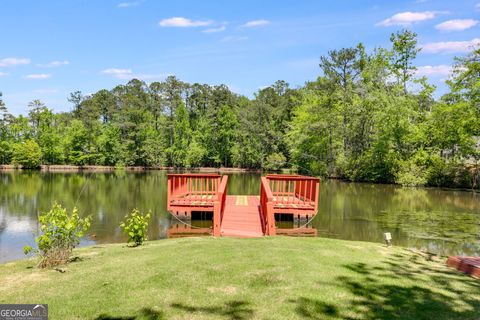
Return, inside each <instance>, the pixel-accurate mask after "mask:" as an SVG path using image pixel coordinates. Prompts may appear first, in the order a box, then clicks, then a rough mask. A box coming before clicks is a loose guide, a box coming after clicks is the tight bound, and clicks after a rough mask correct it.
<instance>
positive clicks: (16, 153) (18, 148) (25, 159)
mask: <svg viewBox="0 0 480 320" xmlns="http://www.w3.org/2000/svg"><path fill="white" fill-rule="evenodd" d="M41 159H42V150H41V149H40V146H39V145H38V143H36V142H35V141H34V140H32V139H29V140H26V141H24V142H19V143H16V144H15V145H14V147H13V156H12V161H13V163H14V164H16V165H21V166H22V167H24V168H27V169H32V168H37V167H39V166H40V164H41Z"/></svg>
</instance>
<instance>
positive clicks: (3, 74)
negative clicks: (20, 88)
mask: <svg viewBox="0 0 480 320" xmlns="http://www.w3.org/2000/svg"><path fill="white" fill-rule="evenodd" d="M6 76H8V73H6V72H0V77H6Z"/></svg>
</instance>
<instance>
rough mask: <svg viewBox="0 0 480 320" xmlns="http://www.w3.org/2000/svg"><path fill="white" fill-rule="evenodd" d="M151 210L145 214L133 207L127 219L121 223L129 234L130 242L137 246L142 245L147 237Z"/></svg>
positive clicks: (121, 226) (124, 230)
mask: <svg viewBox="0 0 480 320" xmlns="http://www.w3.org/2000/svg"><path fill="white" fill-rule="evenodd" d="M150 217H151V212H148V213H147V214H143V213H141V212H140V211H138V210H137V209H133V210H132V212H131V213H130V214H129V215H126V216H125V221H123V222H122V223H121V224H120V228H122V229H123V232H124V233H125V234H126V235H127V236H128V243H130V242H133V244H134V245H135V246H140V245H142V244H143V242H144V241H146V240H148V239H147V229H148V221H149V220H150Z"/></svg>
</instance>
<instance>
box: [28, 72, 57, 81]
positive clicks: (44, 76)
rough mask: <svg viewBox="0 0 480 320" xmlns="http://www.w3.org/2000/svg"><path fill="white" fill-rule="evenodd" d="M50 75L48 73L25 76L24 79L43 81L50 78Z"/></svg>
mask: <svg viewBox="0 0 480 320" xmlns="http://www.w3.org/2000/svg"><path fill="white" fill-rule="evenodd" d="M51 76H52V75H51V74H48V73H34V74H29V75H26V76H25V79H31V80H44V79H48V78H50V77H51Z"/></svg>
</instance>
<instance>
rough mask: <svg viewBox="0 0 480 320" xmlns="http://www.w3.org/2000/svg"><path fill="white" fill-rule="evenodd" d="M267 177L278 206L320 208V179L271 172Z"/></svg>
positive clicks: (275, 204)
mask: <svg viewBox="0 0 480 320" xmlns="http://www.w3.org/2000/svg"><path fill="white" fill-rule="evenodd" d="M266 179H267V181H268V183H269V187H270V190H271V192H272V197H273V203H274V206H275V207H278V208H288V207H294V208H298V209H311V210H313V211H314V212H316V211H317V209H318V191H319V188H320V179H319V178H315V177H307V176H300V175H283V174H271V175H267V176H266Z"/></svg>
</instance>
